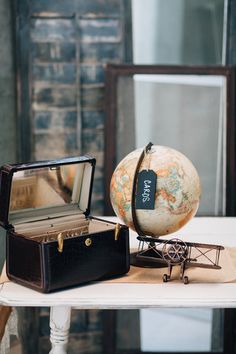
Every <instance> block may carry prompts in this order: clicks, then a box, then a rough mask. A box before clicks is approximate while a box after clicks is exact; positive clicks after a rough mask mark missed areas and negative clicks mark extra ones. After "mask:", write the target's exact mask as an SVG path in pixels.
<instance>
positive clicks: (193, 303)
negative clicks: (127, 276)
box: [0, 217, 236, 309]
mask: <svg viewBox="0 0 236 354" xmlns="http://www.w3.org/2000/svg"><path fill="white" fill-rule="evenodd" d="M110 219H111V218H110ZM112 220H114V218H113V219H112ZM172 237H178V238H181V239H182V240H185V241H195V242H205V243H213V244H220V245H223V246H226V247H236V218H225V217H224V218H223V217H222V218H218V217H217V218H205V217H204V218H203V217H201V218H200V217H198V218H197V217H196V218H194V219H193V220H191V221H190V222H189V223H188V224H187V225H186V226H185V227H184V228H182V229H181V230H179V231H178V232H176V233H175V234H172V235H171V238H172ZM130 243H131V247H132V248H134V247H135V246H136V245H137V241H136V237H135V233H134V232H131V233H130ZM203 271H204V270H203ZM0 304H3V305H10V306H50V307H51V306H53V307H54V306H70V307H76V308H78V309H94V308H96V309H134V308H136V309H137V308H147V307H155V308H157V307H210V308H217V307H218V308H219V307H221V308H229V307H231V308H232V307H236V283H235V284H233V283H228V284H191V283H190V284H188V285H184V284H182V283H171V282H169V283H163V284H144V283H130V284H127V283H106V282H96V283H92V284H89V285H84V286H79V287H76V288H73V289H71V290H65V291H60V292H56V293H52V294H41V293H38V292H36V291H34V290H30V289H27V288H25V287H23V286H20V285H17V284H14V283H13V282H9V283H5V284H3V285H1V286H0Z"/></svg>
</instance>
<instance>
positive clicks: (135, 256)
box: [130, 237, 167, 268]
mask: <svg viewBox="0 0 236 354" xmlns="http://www.w3.org/2000/svg"><path fill="white" fill-rule="evenodd" d="M142 238H143V237H142ZM153 247H154V245H153V244H150V247H148V249H147V250H146V251H145V254H143V251H137V252H133V253H131V254H130V264H131V265H133V266H135V267H143V268H164V267H166V266H167V265H166V262H165V263H164V262H163V255H162V251H161V250H159V251H158V252H155V251H154V250H153Z"/></svg>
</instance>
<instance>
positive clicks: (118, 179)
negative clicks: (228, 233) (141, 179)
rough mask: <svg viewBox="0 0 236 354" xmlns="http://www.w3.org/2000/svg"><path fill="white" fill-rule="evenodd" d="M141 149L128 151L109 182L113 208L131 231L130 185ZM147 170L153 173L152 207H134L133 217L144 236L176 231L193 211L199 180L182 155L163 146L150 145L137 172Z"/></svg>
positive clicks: (199, 188) (197, 195)
mask: <svg viewBox="0 0 236 354" xmlns="http://www.w3.org/2000/svg"><path fill="white" fill-rule="evenodd" d="M142 151H143V149H137V150H134V151H132V152H131V153H130V154H128V155H127V156H126V157H125V158H124V159H123V160H122V161H121V162H120V163H119V164H118V166H117V167H116V169H115V171H114V173H113V175H112V178H111V184H110V199H111V203H112V206H113V209H114V211H115V213H116V215H117V216H118V217H119V218H120V219H121V220H122V221H123V222H124V223H125V224H126V225H127V226H128V227H130V228H131V229H133V230H135V228H134V224H133V220H132V211H131V198H132V185H133V180H134V174H135V170H136V166H137V162H138V160H139V157H140V155H141V153H142ZM148 169H149V170H153V171H154V172H155V173H156V175H157V182H156V191H155V204H154V209H149V210H147V209H136V216H137V220H138V223H139V226H140V228H141V230H142V231H143V232H144V233H145V234H146V235H152V236H156V237H159V236H162V235H167V234H170V233H172V232H175V231H177V230H179V229H180V228H181V227H182V226H184V225H185V224H186V223H187V222H188V221H189V220H190V219H191V218H192V217H193V216H194V215H195V214H196V212H197V210H198V206H199V200H200V194H201V186H200V179H199V176H198V173H197V171H196V169H195V167H194V166H193V164H192V162H191V161H190V160H189V159H188V158H187V157H186V156H185V155H183V154H182V153H180V152H179V151H177V150H174V149H172V148H170V147H166V146H159V145H153V146H152V147H151V150H150V152H149V153H147V154H146V156H145V158H144V160H143V161H142V164H141V166H140V169H139V172H141V171H142V170H148Z"/></svg>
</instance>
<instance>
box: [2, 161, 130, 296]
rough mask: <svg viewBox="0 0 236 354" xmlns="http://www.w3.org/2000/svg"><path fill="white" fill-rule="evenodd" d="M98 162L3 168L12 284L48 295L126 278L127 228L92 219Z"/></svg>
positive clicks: (4, 212)
mask: <svg viewBox="0 0 236 354" xmlns="http://www.w3.org/2000/svg"><path fill="white" fill-rule="evenodd" d="M95 162H96V161H95V159H93V158H90V157H88V156H82V157H72V158H64V159H61V160H53V161H44V162H36V163H29V164H21V165H4V166H2V167H1V170H0V222H1V225H2V226H3V227H4V228H5V229H6V230H7V232H6V235H7V256H6V257H7V274H8V276H9V278H10V279H11V280H14V281H16V282H17V283H19V284H23V285H25V286H27V287H30V288H33V289H35V290H38V291H41V292H45V293H47V292H51V291H55V290H59V289H63V288H67V287H70V286H75V285H78V284H82V283H86V282H89V281H92V280H100V279H106V278H110V277H114V276H118V275H122V274H124V273H126V272H128V270H129V231H128V228H127V227H126V226H124V225H120V224H114V223H112V222H107V221H104V220H102V219H99V218H95V217H92V216H90V201H91V193H92V184H93V176H94V169H95Z"/></svg>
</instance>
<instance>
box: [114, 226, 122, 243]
mask: <svg viewBox="0 0 236 354" xmlns="http://www.w3.org/2000/svg"><path fill="white" fill-rule="evenodd" d="M120 228H121V227H120V224H116V226H115V241H117V240H118V238H119V234H120Z"/></svg>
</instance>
